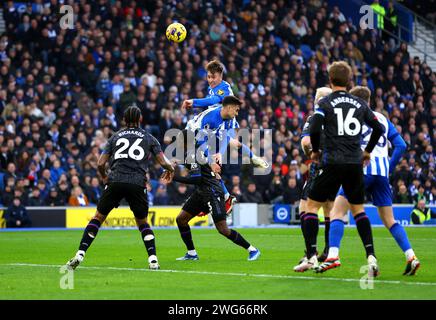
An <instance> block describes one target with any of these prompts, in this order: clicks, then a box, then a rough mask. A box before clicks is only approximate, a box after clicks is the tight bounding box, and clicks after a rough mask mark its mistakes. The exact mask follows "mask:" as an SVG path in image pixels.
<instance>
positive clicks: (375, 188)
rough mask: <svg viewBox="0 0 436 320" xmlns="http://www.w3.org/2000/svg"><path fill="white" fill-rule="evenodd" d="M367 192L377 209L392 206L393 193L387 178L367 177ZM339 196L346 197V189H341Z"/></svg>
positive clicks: (365, 177)
mask: <svg viewBox="0 0 436 320" xmlns="http://www.w3.org/2000/svg"><path fill="white" fill-rule="evenodd" d="M364 182H365V192H366V196H367V197H368V198H369V199H370V201H371V202H372V204H373V205H375V206H376V207H390V206H392V191H391V186H390V185H389V180H388V178H387V177H383V176H373V175H365V176H364ZM338 195H340V196H344V197H346V196H345V193H344V189H343V188H342V187H341V189H340V190H339V193H338Z"/></svg>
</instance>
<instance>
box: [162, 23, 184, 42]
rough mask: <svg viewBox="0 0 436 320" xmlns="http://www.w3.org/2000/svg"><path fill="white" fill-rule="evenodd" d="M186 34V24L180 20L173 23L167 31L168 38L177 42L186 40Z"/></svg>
mask: <svg viewBox="0 0 436 320" xmlns="http://www.w3.org/2000/svg"><path fill="white" fill-rule="evenodd" d="M186 34H187V32H186V28H185V26H184V25H183V24H181V23H178V22H174V23H171V24H170V25H169V26H168V28H167V31H166V36H167V39H168V40H170V41H173V42H177V43H179V42H182V41H183V40H185V38H186Z"/></svg>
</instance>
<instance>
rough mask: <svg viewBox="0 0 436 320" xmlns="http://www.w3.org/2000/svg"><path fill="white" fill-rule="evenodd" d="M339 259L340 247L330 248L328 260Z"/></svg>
mask: <svg viewBox="0 0 436 320" xmlns="http://www.w3.org/2000/svg"><path fill="white" fill-rule="evenodd" d="M337 257H339V248H338V247H330V248H329V254H328V256H327V259H331V258H337Z"/></svg>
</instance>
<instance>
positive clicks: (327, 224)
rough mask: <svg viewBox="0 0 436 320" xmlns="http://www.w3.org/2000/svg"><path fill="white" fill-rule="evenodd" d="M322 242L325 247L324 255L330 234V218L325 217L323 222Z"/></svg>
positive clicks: (327, 248)
mask: <svg viewBox="0 0 436 320" xmlns="http://www.w3.org/2000/svg"><path fill="white" fill-rule="evenodd" d="M324 226H325V230H324V240H325V247H324V253H328V251H329V232H330V218H328V217H326V218H325V221H324Z"/></svg>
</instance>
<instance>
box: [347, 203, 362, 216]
mask: <svg viewBox="0 0 436 320" xmlns="http://www.w3.org/2000/svg"><path fill="white" fill-rule="evenodd" d="M350 210H351V214H352V215H353V216H355V215H356V214H359V213H362V212H364V211H365V209H364V208H363V204H351V203H350Z"/></svg>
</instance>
